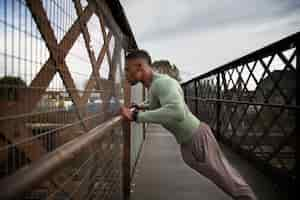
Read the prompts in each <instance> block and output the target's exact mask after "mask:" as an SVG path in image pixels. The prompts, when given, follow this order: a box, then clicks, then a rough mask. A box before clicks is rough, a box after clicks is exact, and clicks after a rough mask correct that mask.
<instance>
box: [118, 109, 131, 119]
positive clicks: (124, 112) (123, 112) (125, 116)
mask: <svg viewBox="0 0 300 200" xmlns="http://www.w3.org/2000/svg"><path fill="white" fill-rule="evenodd" d="M120 114H121V115H122V117H123V119H125V120H127V121H133V117H132V114H133V112H132V111H131V109H130V108H127V107H124V106H122V107H121V109H120Z"/></svg>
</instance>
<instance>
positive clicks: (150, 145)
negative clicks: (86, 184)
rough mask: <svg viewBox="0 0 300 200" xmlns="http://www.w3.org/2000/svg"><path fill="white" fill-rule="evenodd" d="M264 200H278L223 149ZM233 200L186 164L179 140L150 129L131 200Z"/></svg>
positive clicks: (264, 183)
mask: <svg viewBox="0 0 300 200" xmlns="http://www.w3.org/2000/svg"><path fill="white" fill-rule="evenodd" d="M221 147H222V149H223V151H224V153H225V154H226V156H227V158H228V159H229V161H230V162H231V163H232V164H233V166H234V167H235V168H237V169H238V170H239V171H240V173H241V174H242V175H243V176H244V177H245V179H246V180H247V182H248V183H249V184H250V185H251V186H252V188H253V190H254V191H255V193H256V195H257V196H258V198H259V199H261V200H269V199H270V200H277V199H279V198H278V195H277V194H276V192H275V191H274V188H273V186H272V184H271V183H270V182H269V181H268V180H267V179H266V178H265V177H264V176H263V175H262V174H261V173H260V172H258V171H257V170H255V169H254V168H253V167H252V166H250V165H249V163H247V162H246V161H244V160H241V159H240V158H239V156H237V155H236V154H234V153H232V152H230V151H229V150H228V149H226V148H225V147H224V146H221ZM169 199H172V200H183V199H187V200H200V199H205V200H230V199H231V197H228V196H227V195H226V194H225V193H223V192H222V191H221V190H220V189H219V188H217V187H216V186H215V185H214V184H212V183H211V182H210V181H209V180H208V179H206V178H205V177H203V176H202V175H199V174H198V173H197V172H195V171H194V170H192V169H191V168H189V167H188V166H187V165H186V164H185V163H184V162H183V160H182V158H181V155H180V149H179V145H177V143H176V141H175V138H174V137H173V136H172V135H171V134H170V133H169V132H168V131H166V130H165V129H163V128H161V127H160V126H159V125H150V126H149V127H148V129H147V137H146V141H145V143H144V146H143V150H142V152H141V157H140V160H139V161H138V164H137V167H136V172H135V175H134V177H133V181H132V190H131V200H169Z"/></svg>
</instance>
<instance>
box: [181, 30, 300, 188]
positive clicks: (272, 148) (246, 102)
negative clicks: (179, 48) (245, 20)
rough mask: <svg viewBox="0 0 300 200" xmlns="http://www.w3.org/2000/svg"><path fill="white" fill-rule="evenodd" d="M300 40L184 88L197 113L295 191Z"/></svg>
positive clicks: (221, 137)
mask: <svg viewBox="0 0 300 200" xmlns="http://www.w3.org/2000/svg"><path fill="white" fill-rule="evenodd" d="M299 40H300V33H299V32H298V33H296V34H293V35H291V36H289V37H287V38H284V39H282V40H280V41H278V42H276V43H274V44H271V45H269V46H267V47H264V48H262V49H260V50H258V51H255V52H253V53H250V54H249V55H246V56H244V57H242V58H239V59H237V60H235V61H232V62H230V63H228V64H226V65H224V66H221V67H218V68H216V69H214V70H212V71H209V72H207V73H205V74H203V75H200V76H198V77H196V78H193V79H191V80H189V81H187V82H185V83H182V87H183V89H184V92H185V100H186V102H187V104H188V105H189V107H190V109H191V111H192V112H193V113H194V114H196V115H197V116H198V117H199V118H200V120H203V121H206V122H207V123H209V124H210V126H211V127H212V128H213V129H214V131H215V134H216V137H217V138H218V139H219V140H221V141H222V142H224V143H226V144H228V145H230V146H231V147H232V148H233V149H234V150H236V151H237V152H238V153H239V154H241V155H243V156H244V157H245V158H247V159H249V160H250V161H251V163H252V164H254V165H256V166H257V167H259V168H260V169H261V170H262V171H263V172H264V173H265V174H267V175H269V177H270V178H271V179H272V180H273V181H274V183H275V184H276V185H277V186H279V190H283V189H284V188H285V189H287V190H293V188H295V180H296V133H297V128H298V130H299V127H297V126H299V125H298V124H297V121H296V120H297V117H299V108H300V107H299V99H298V98H296V94H297V92H298V93H299V63H300V60H299V59H300V55H299V51H300V45H299Z"/></svg>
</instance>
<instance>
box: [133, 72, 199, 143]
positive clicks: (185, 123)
mask: <svg viewBox="0 0 300 200" xmlns="http://www.w3.org/2000/svg"><path fill="white" fill-rule="evenodd" d="M148 101H149V110H148V111H145V112H139V113H138V116H137V122H148V123H158V124H161V125H162V126H163V127H165V128H166V129H167V130H169V131H170V132H171V133H173V134H174V136H175V138H176V140H177V142H178V143H179V144H181V143H185V142H187V141H189V140H190V139H191V137H192V131H193V130H194V129H196V128H198V127H199V124H200V121H199V119H198V118H197V117H195V116H194V115H193V114H192V113H191V112H190V110H189V108H188V106H187V105H186V104H185V102H184V95H183V91H182V88H181V86H180V84H179V83H178V82H177V81H176V80H175V79H173V78H171V77H169V76H168V75H164V74H159V73H156V72H154V73H153V79H152V82H151V85H150V88H149V97H148Z"/></svg>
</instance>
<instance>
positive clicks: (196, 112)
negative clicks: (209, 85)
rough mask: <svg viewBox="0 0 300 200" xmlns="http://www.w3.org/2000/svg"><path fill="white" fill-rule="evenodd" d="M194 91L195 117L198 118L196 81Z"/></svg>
mask: <svg viewBox="0 0 300 200" xmlns="http://www.w3.org/2000/svg"><path fill="white" fill-rule="evenodd" d="M194 89H195V115H196V116H198V99H197V98H198V89H197V80H195V81H194Z"/></svg>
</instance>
